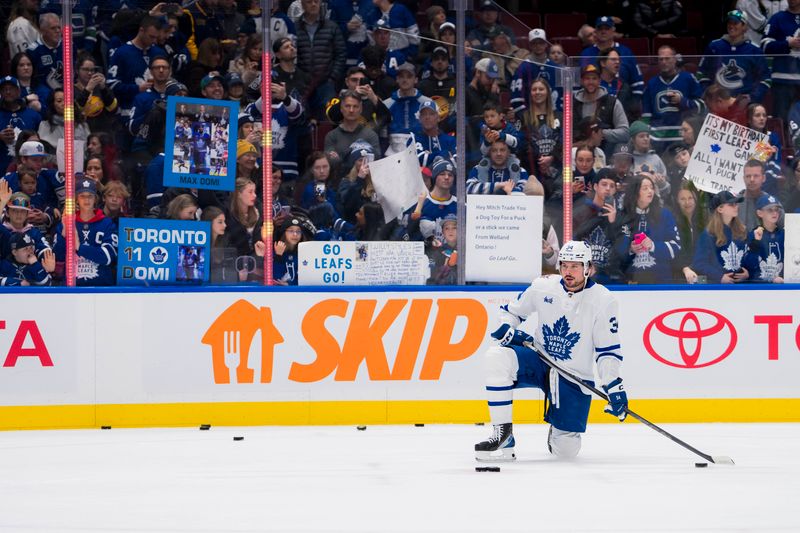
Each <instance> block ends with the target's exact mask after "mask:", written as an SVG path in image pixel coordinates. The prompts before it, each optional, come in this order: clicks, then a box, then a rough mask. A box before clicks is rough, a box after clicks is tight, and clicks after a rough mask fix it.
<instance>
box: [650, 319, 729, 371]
mask: <svg viewBox="0 0 800 533" xmlns="http://www.w3.org/2000/svg"><path fill="white" fill-rule="evenodd" d="M642 340H643V341H644V347H645V349H647V353H649V354H650V355H651V356H653V358H654V359H656V360H658V361H660V362H662V363H664V364H665V365H669V366H674V367H676V368H703V367H704V366H711V365H714V364H717V363H719V362H720V361H722V360H723V359H725V358H726V357H728V356H729V355H730V354H731V352H732V351H733V348H734V347H735V346H736V340H737V334H736V329H735V328H734V327H733V324H732V323H731V321H730V320H728V319H727V318H725V317H724V316H722V315H721V314H719V313H717V312H716V311H711V310H709V309H701V308H698V307H685V308H683V309H673V310H671V311H667V312H665V313H661V314H660V315H658V316H657V317H655V318H654V319H653V320H651V321H650V323H649V324H647V327H646V328H644V335H643V339H642Z"/></svg>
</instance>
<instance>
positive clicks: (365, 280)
mask: <svg viewBox="0 0 800 533" xmlns="http://www.w3.org/2000/svg"><path fill="white" fill-rule="evenodd" d="M299 254H300V255H299V264H300V269H299V272H298V284H299V285H327V286H334V285H425V282H426V281H427V279H428V277H430V267H429V261H428V257H427V256H426V255H425V244H424V243H422V242H394V241H379V242H360V241H341V242H319V241H310V242H302V243H300V247H299Z"/></svg>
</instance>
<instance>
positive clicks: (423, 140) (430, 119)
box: [414, 100, 456, 167]
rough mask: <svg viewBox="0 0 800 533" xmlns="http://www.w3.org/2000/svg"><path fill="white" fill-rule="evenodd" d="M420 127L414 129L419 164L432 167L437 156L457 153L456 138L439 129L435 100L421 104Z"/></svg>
mask: <svg viewBox="0 0 800 533" xmlns="http://www.w3.org/2000/svg"><path fill="white" fill-rule="evenodd" d="M418 114H419V124H420V125H419V128H417V129H415V130H414V141H415V142H416V145H417V156H418V157H419V164H420V166H423V167H431V166H432V165H433V164H434V161H435V160H436V158H437V157H442V158H444V159H451V158H453V157H454V156H455V155H456V138H455V137H453V136H452V135H448V134H446V133H444V132H443V131H441V130H440V129H439V108H438V107H437V106H436V102H434V101H433V100H430V101H427V102H423V103H422V104H421V105H420V106H419V111H418Z"/></svg>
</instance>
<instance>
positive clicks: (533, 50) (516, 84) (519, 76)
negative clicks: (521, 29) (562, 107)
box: [511, 28, 559, 117]
mask: <svg viewBox="0 0 800 533" xmlns="http://www.w3.org/2000/svg"><path fill="white" fill-rule="evenodd" d="M528 46H529V47H530V54H528V57H527V58H526V59H527V60H526V61H523V62H522V63H521V64H520V65H519V67H517V70H516V72H515V73H514V77H513V79H512V81H511V107H513V108H514V113H516V114H517V116H518V117H520V116H522V115H523V113H524V112H525V110H526V109H527V108H528V106H529V105H530V90H531V85H533V82H534V81H536V80H544V81H545V82H546V83H547V84H548V85H549V86H550V92H551V93H553V94H554V96H553V98H554V100H553V103H557V102H556V100H558V99H559V93H558V90H557V89H556V75H557V74H556V72H557V69H556V64H555V63H553V62H552V61H551V60H550V58H549V57H548V54H547V48H548V47H549V46H550V43H549V42H548V41H547V34H546V33H545V31H544V30H543V29H541V28H534V29H532V30H531V31H530V33H528Z"/></svg>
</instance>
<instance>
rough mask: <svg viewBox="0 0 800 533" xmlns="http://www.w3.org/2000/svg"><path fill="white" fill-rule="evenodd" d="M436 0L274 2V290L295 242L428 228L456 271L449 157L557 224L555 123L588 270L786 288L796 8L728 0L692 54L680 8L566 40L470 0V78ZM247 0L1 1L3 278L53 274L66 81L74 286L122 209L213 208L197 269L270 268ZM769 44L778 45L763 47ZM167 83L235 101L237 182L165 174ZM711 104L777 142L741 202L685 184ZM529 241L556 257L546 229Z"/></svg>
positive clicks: (434, 279)
mask: <svg viewBox="0 0 800 533" xmlns="http://www.w3.org/2000/svg"><path fill="white" fill-rule="evenodd" d="M448 4H449V3H448V2H447V1H444V0H402V1H401V0H396V1H391V0H327V1H321V0H294V1H291V2H290V1H288V0H283V1H278V0H275V1H274V2H273V12H272V13H270V14H269V16H270V21H269V24H270V28H271V40H272V42H271V43H270V48H271V50H270V51H271V52H272V54H271V57H272V60H273V64H272V65H271V85H270V87H269V88H268V89H269V92H270V94H271V101H272V124H271V130H272V136H271V139H272V160H273V168H272V190H273V197H272V198H271V204H272V219H273V220H274V228H275V231H274V242H272V243H269V245H270V246H272V247H273V248H272V249H273V256H274V269H273V270H274V278H275V281H276V282H277V283H280V284H296V283H297V267H298V265H297V263H298V257H297V249H298V244H299V243H300V242H303V241H305V240H360V241H369V240H412V241H413V240H417V241H424V242H425V249H426V253H427V255H428V257H429V260H430V265H431V278H430V283H453V282H454V281H455V279H456V277H455V272H456V271H457V270H456V266H457V260H458V253H457V250H458V245H459V243H457V242H456V241H457V235H458V231H457V220H458V219H457V217H456V206H457V205H458V200H457V199H456V197H455V195H454V193H455V191H456V185H455V180H456V176H457V175H458V174H459V173H458V172H457V170H456V168H457V165H463V167H464V174H465V175H466V184H465V188H466V192H467V194H492V195H495V194H501V195H537V196H542V197H543V199H544V205H545V224H544V228H545V234H548V233H549V234H550V235H552V234H553V230H555V234H557V235H560V234H561V230H562V229H563V215H562V213H563V205H564V194H565V188H564V182H563V176H564V169H563V161H562V138H563V135H564V134H565V133H566V134H567V135H571V136H572V138H573V142H574V148H573V154H572V167H573V168H572V170H573V174H574V179H573V181H572V187H571V190H570V191H568V192H569V193H570V194H571V196H572V205H573V206H574V214H575V215H574V220H573V227H574V228H575V229H574V234H575V236H576V237H577V238H580V239H583V240H585V241H586V242H587V243H588V244H589V245H590V247H591V248H592V250H593V258H594V263H595V270H596V273H595V275H597V276H598V277H601V278H602V279H603V281H605V282H606V283H672V282H690V283H695V282H698V281H703V280H706V281H708V282H740V281H746V280H747V281H764V282H773V281H781V280H782V270H781V268H780V265H781V264H782V261H783V230H782V220H783V218H782V213H783V212H784V209H785V211H787V212H793V211H795V210H797V209H798V208H799V207H800V205H799V204H800V200H798V198H800V192H798V191H799V190H800V189H799V187H798V176H800V172H797V171H795V170H794V169H795V168H797V167H798V166H800V165H795V164H794V163H795V162H794V159H792V158H791V154H793V153H794V148H795V145H798V146H800V126H798V124H800V102H798V97H800V95H798V92H797V88H798V87H800V57H798V54H795V52H796V51H798V50H800V38H798V37H796V36H795V35H796V34H797V32H798V30H800V22H798V20H800V0H789V1H788V5H780V6H778V7H780V9H776V6H775V4H780V2H759V1H757V0H754V1H746V0H739V1H738V2H735V3H732V4H733V5H731V6H730V7H731V10H730V11H729V12H727V14H725V15H724V17H723V21H722V22H721V24H720V25H722V24H724V26H725V33H724V34H723V35H720V36H717V37H718V38H715V39H714V40H712V41H711V42H709V43H708V45H707V47H706V48H705V52H704V54H703V56H702V59H701V60H698V58H695V59H694V60H689V59H688V58H686V57H684V55H683V54H685V52H684V51H682V50H681V49H679V48H680V47H679V44H678V43H679V42H680V41H679V40H672V41H670V39H671V38H674V37H676V36H677V35H680V34H685V13H684V12H683V7H682V5H681V3H680V2H677V1H672V0H639V1H634V2H625V3H624V4H626V7H625V9H622V8H620V5H621V4H623V3H622V2H614V1H607V2H606V1H604V2H592V3H591V4H592V7H591V9H588V10H587V11H586V12H585V13H586V20H585V24H583V25H582V26H580V27H579V28H578V29H577V31H576V33H575V34H573V35H547V32H546V31H545V29H543V28H529V29H528V30H527V31H520V30H519V25H518V24H516V25H514V28H512V26H511V25H509V24H510V22H512V21H513V20H516V18H515V17H514V16H513V14H511V13H507V12H504V11H503V9H502V8H501V7H500V6H499V5H498V4H496V3H495V2H493V1H492V0H478V1H477V2H476V3H475V5H474V9H473V10H472V11H470V12H468V13H467V16H466V19H467V21H468V22H467V24H468V27H467V28H465V31H466V40H467V43H466V44H467V48H466V56H465V58H464V60H465V65H466V68H467V85H466V86H465V87H463V88H461V87H458V86H457V84H456V63H457V62H456V60H457V57H456V55H457V48H456V46H455V35H456V26H455V14H454V13H453V12H452V11H451V10H448V8H450V7H452V6H449V5H448ZM756 4H757V5H756ZM763 4H767V5H766V7H765V6H764V5H763ZM783 4H786V2H784V3H783ZM259 6H260V2H258V1H255V0H238V1H237V0H198V1H196V2H193V3H189V5H188V7H182V6H181V5H179V4H173V3H164V2H159V3H156V2H152V1H150V2H149V1H146V0H107V1H101V2H83V1H78V2H75V3H74V6H73V20H71V21H62V20H61V18H60V13H61V3H60V2H56V1H48V0H14V1H13V2H12V4H11V6H10V11H9V17H8V21H7V24H8V25H7V27H6V37H7V41H8V43H7V51H8V57H7V58H6V64H5V66H4V68H5V69H6V71H7V75H6V76H5V77H3V78H2V79H0V139H2V141H3V142H4V143H5V144H6V146H7V150H5V151H2V153H0V167H2V168H3V169H7V172H8V174H7V175H6V176H5V178H4V179H3V180H2V181H0V211H3V212H4V223H3V225H2V226H0V248H1V249H2V258H0V259H2V261H3V262H2V266H1V268H0V282H2V284H4V285H47V284H51V283H53V284H55V283H63V276H64V265H63V261H64V258H65V255H66V252H65V236H64V226H63V224H62V223H61V214H62V213H63V210H64V199H65V196H66V194H65V191H64V177H63V174H62V173H59V172H58V171H57V169H56V166H57V165H56V161H57V154H56V152H57V149H58V144H59V140H61V139H63V137H64V116H65V103H64V90H63V85H64V83H72V84H73V88H74V95H75V105H74V123H75V139H76V141H79V142H78V143H76V147H78V148H79V150H82V151H83V159H84V165H83V172H82V173H80V174H79V175H78V176H76V178H77V179H76V184H77V185H76V190H75V198H76V205H77V208H76V216H77V221H76V240H75V242H76V252H77V257H78V266H77V282H78V284H79V285H109V284H114V278H115V274H114V269H115V265H116V256H117V242H116V239H117V237H116V223H117V220H118V219H119V218H120V217H155V218H164V219H177V220H204V221H209V222H210V223H211V227H212V244H213V246H212V250H211V252H212V253H211V258H210V261H209V264H210V265H211V269H212V270H211V279H212V282H215V283H237V282H246V281H257V280H259V279H260V278H261V277H263V272H261V269H260V265H261V260H260V257H262V256H263V255H264V254H265V253H266V246H265V244H264V243H263V242H262V240H261V227H262V224H263V221H264V218H265V217H264V213H262V212H261V208H260V206H261V205H262V197H263V195H264V190H263V187H262V180H261V175H262V170H261V169H262V160H261V153H262V140H263V138H264V135H263V132H262V131H261V124H262V115H263V111H264V109H263V104H262V100H261V89H262V64H261V62H262V58H263V55H262V41H261V33H260V32H261V18H262V17H264V16H266V14H263V13H261V12H260V7H259ZM758 6H761V7H760V8H759V7H758ZM598 10H600V11H598ZM516 22H519V21H518V20H516ZM63 24H70V26H71V27H72V31H73V37H74V50H75V60H74V65H73V73H74V76H73V79H71V80H65V79H64V69H63V63H62V48H63V43H62V41H61V38H62V25H63ZM627 36H640V37H645V38H647V39H652V41H651V42H653V43H655V42H657V40H658V39H661V41H658V42H660V43H662V44H660V46H658V48H657V49H655V50H654V52H655V54H656V57H653V58H649V59H648V58H642V57H637V56H635V55H634V53H633V51H632V50H631V49H630V48H628V47H627V46H625V44H624V43H623V42H622V41H623V40H624V38H625V37H627ZM564 37H568V38H575V39H579V40H580V42H581V43H582V45H583V50H582V52H580V54H579V55H578V56H576V57H574V58H568V57H567V56H566V54H565V51H564V47H563V46H562V45H561V44H558V42H557V40H558V39H559V38H564ZM765 54H766V55H765ZM771 54H774V55H777V56H778V57H776V58H774V60H769V59H768V58H767V56H768V55H771ZM567 65H572V66H574V67H576V68H575V69H573V70H574V71H575V74H576V76H575V81H576V84H575V87H564V84H563V71H564V69H565V68H566V66H567ZM643 67H644V68H643ZM567 91H570V92H572V94H573V95H574V100H573V101H574V106H573V120H572V123H569V124H568V123H565V120H564V117H563V114H562V111H563V101H564V95H565V93H566V92H567ZM170 96H191V97H198V98H204V99H206V100H220V101H222V100H225V101H234V102H236V103H237V104H238V106H239V116H238V117H236V118H234V117H231V123H232V125H233V127H234V128H236V129H237V130H238V132H237V133H238V143H237V146H236V153H235V157H236V180H235V190H233V191H230V192H219V191H209V190H203V189H192V188H166V187H165V186H164V182H163V177H164V176H163V173H164V158H165V154H164V145H165V139H166V137H167V135H173V132H167V131H166V122H167V120H166V104H165V102H166V99H167V98H168V97H170ZM458 99H463V100H464V102H465V108H466V121H467V133H466V139H465V144H466V159H465V160H464V161H457V160H456V159H457V158H456V138H455V128H456V109H457V105H456V101H457V100H458ZM708 112H713V113H715V114H717V115H719V116H722V117H724V118H726V119H729V120H732V121H734V122H737V123H740V124H742V125H746V126H749V127H751V128H753V129H756V130H759V131H761V132H764V133H766V134H768V138H769V144H770V146H771V147H772V152H771V155H770V156H769V157H768V158H766V161H762V160H752V161H749V162H747V164H746V165H745V168H744V175H743V180H744V182H745V184H746V188H745V190H744V191H742V192H741V193H740V194H735V192H736V191H734V193H730V192H728V191H724V192H722V193H718V194H716V195H711V194H709V193H706V192H703V191H699V190H697V189H696V188H695V187H694V185H693V184H692V183H691V182H689V181H688V180H686V179H684V172H685V170H686V167H687V166H688V164H689V161H690V160H691V156H692V150H693V146H694V143H695V142H696V139H697V136H698V134H699V131H700V127H701V124H702V121H703V117H704V115H705V114H706V113H708ZM771 117H772V118H776V119H778V120H777V121H773V122H770V120H769V119H770V118H771ZM775 124H778V129H775V127H774V125H775ZM782 124H786V131H784V130H783V126H782ZM769 125H772V126H773V127H772V128H770V127H769ZM786 138H788V139H789V141H788V142H786V146H784V145H783V143H784V141H783V139H786ZM409 145H413V146H415V148H416V151H417V155H418V157H419V162H420V167H421V177H422V179H423V181H424V182H425V184H426V185H427V187H428V189H429V193H428V194H427V195H421V196H420V198H419V201H418V202H417V204H416V205H412V206H408V209H407V210H406V211H405V212H404V213H403V215H401V216H400V217H398V218H397V219H395V220H393V221H390V222H388V223H387V222H386V221H385V218H384V215H383V207H382V205H381V203H380V198H379V196H378V194H377V193H376V191H375V187H374V185H373V183H372V180H371V176H370V165H369V163H370V162H372V161H374V160H376V159H380V158H382V157H385V156H389V155H392V154H396V153H398V152H401V151H403V150H405V149H406V148H407V147H408V146H409ZM231 155H232V154H231ZM167 157H170V158H171V157H173V156H172V154H168V155H167ZM762 159H763V158H762ZM268 203H269V202H268ZM740 204H741V207H740ZM532 238H539V236H535V237H532ZM543 241H544V242H543V248H544V250H545V256H546V257H545V258H544V259H545V265H547V264H551V263H547V261H546V260H547V259H548V258H552V257H553V256H554V254H555V253H557V251H558V243H557V242H553V241H552V239H549V240H544V239H543Z"/></svg>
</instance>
